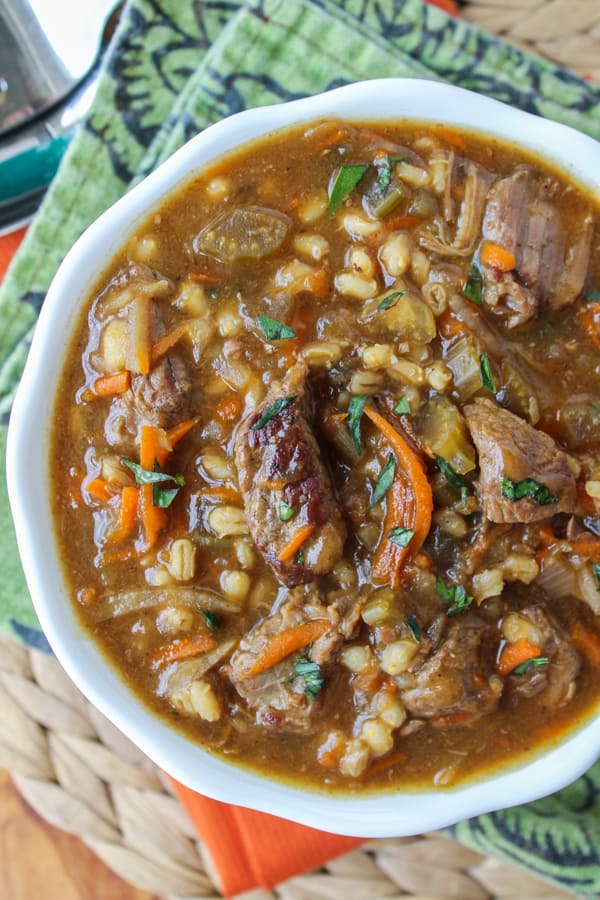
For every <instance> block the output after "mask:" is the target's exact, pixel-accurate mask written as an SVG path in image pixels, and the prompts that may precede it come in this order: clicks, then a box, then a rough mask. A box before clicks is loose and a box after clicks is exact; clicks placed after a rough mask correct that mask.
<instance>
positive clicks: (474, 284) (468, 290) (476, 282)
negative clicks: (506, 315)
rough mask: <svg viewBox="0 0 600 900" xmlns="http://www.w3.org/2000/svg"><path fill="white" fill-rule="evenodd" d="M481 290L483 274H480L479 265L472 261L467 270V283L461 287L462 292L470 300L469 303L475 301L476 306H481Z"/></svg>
mask: <svg viewBox="0 0 600 900" xmlns="http://www.w3.org/2000/svg"><path fill="white" fill-rule="evenodd" d="M482 291H483V275H482V274H481V272H480V270H479V267H478V266H477V265H476V264H475V263H473V265H472V266H471V271H470V272H469V277H468V278H467V283H466V284H465V286H464V288H463V294H464V295H465V297H467V299H468V300H470V301H471V303H475V304H476V306H481V304H482V302H483V300H482Z"/></svg>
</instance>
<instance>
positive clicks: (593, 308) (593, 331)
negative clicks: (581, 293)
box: [579, 303, 600, 348]
mask: <svg viewBox="0 0 600 900" xmlns="http://www.w3.org/2000/svg"><path fill="white" fill-rule="evenodd" d="M579 321H580V322H581V324H582V325H583V327H584V328H585V330H586V331H587V333H588V335H589V337H590V338H591V339H592V341H593V342H594V344H595V345H596V347H598V348H600V303H586V305H585V308H584V309H581V310H580V312H579Z"/></svg>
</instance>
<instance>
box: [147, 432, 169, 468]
mask: <svg viewBox="0 0 600 900" xmlns="http://www.w3.org/2000/svg"><path fill="white" fill-rule="evenodd" d="M171 450H172V447H171V444H170V443H169V439H168V436H167V433H166V431H164V429H162V428H158V427H157V426H156V425H142V430H141V437H140V465H141V467H142V469H146V470H147V471H148V472H152V470H153V469H154V463H155V462H157V463H158V464H159V466H161V467H162V466H164V464H165V463H166V461H167V459H168V458H169V454H170V453H171Z"/></svg>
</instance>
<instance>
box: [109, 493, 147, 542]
mask: <svg viewBox="0 0 600 900" xmlns="http://www.w3.org/2000/svg"><path fill="white" fill-rule="evenodd" d="M139 496H140V495H139V490H138V488H137V487H135V486H134V485H127V486H126V487H124V488H123V490H122V491H121V506H120V508H119V522H118V525H117V527H116V528H115V530H114V531H113V532H111V534H110V535H109V536H108V539H109V540H110V541H111V543H117V542H119V541H124V540H125V538H128V537H129V535H130V534H131V533H132V531H133V529H134V528H135V524H136V522H137V511H138V502H139Z"/></svg>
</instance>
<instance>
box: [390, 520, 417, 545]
mask: <svg viewBox="0 0 600 900" xmlns="http://www.w3.org/2000/svg"><path fill="white" fill-rule="evenodd" d="M414 533H415V532H414V529H413V528H403V527H402V525H396V526H394V528H390V530H389V531H388V533H387V539H388V541H391V542H392V544H398V546H399V547H408V545H409V544H410V542H411V539H412V536H413V534H414Z"/></svg>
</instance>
